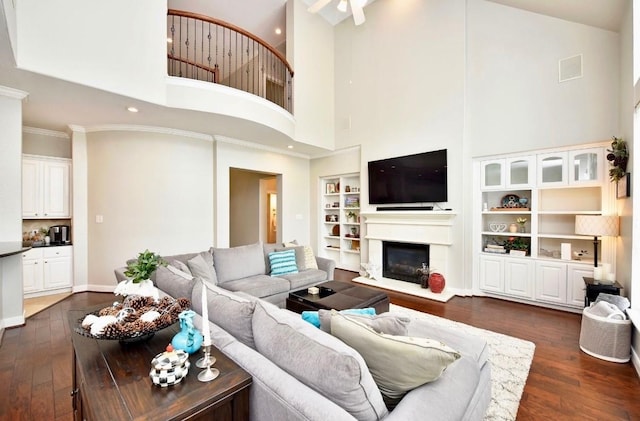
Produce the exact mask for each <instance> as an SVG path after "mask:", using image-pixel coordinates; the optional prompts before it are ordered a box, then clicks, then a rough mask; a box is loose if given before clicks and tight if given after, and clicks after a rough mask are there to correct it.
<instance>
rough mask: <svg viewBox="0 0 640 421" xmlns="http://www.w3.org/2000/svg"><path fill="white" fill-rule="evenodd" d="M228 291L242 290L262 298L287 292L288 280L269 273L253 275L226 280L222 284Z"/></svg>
mask: <svg viewBox="0 0 640 421" xmlns="http://www.w3.org/2000/svg"><path fill="white" fill-rule="evenodd" d="M223 287H224V289H228V290H229V291H243V292H245V293H247V294H249V295H253V296H254V297H258V298H263V297H269V296H271V295H274V294H280V293H284V292H289V281H287V280H286V279H283V278H280V277H273V276H269V275H255V276H250V277H248V278H243V279H236V280H234V281H227V282H225V283H224V285H223Z"/></svg>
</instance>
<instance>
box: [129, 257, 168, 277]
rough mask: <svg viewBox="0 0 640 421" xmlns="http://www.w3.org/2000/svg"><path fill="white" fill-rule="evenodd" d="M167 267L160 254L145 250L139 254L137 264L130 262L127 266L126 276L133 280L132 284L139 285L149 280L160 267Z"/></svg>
mask: <svg viewBox="0 0 640 421" xmlns="http://www.w3.org/2000/svg"><path fill="white" fill-rule="evenodd" d="M166 265H167V263H166V262H165V261H164V259H163V258H162V257H161V256H160V255H159V254H156V253H153V252H151V251H149V250H145V251H143V252H142V253H140V254H138V259H137V260H136V261H135V262H130V263H129V264H128V265H127V270H126V271H125V272H124V274H125V275H126V276H128V277H129V278H130V279H131V282H133V283H134V284H137V283H139V282H141V281H144V280H145V279H149V277H150V276H151V274H152V273H153V272H155V271H156V269H158V267H159V266H166Z"/></svg>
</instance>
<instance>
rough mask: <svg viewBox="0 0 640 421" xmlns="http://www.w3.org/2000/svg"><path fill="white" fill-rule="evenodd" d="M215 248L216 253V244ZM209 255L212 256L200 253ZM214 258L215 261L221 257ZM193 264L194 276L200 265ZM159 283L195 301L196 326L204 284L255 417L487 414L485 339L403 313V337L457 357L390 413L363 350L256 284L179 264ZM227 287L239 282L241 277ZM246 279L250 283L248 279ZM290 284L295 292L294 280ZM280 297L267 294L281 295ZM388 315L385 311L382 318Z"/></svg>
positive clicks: (320, 420)
mask: <svg viewBox="0 0 640 421" xmlns="http://www.w3.org/2000/svg"><path fill="white" fill-rule="evenodd" d="M213 253H214V254H213V257H215V253H216V250H213ZM203 254H204V255H206V252H205V253H201V254H200V255H201V256H202V255H203ZM185 256H186V255H185ZM192 256H194V257H195V256H196V254H193V255H192ZM192 258H193V257H192ZM192 258H190V259H192ZM203 258H204V257H203ZM190 259H187V261H188V260H190ZM169 260H171V259H169ZM211 261H212V262H213V261H215V262H218V260H216V259H215V258H212V259H211ZM192 267H193V268H194V269H196V273H197V272H198V270H197V268H196V267H194V266H193V265H192ZM237 270H238V271H240V270H241V269H237ZM242 270H245V269H242ZM238 273H239V272H238ZM243 274H244V273H243ZM194 275H195V273H194ZM234 276H236V275H234ZM252 276H257V275H252ZM247 278H250V279H253V281H254V282H263V281H268V280H267V279H265V278H263V277H262V276H258V277H257V278H251V277H245V278H240V279H247ZM222 279H223V280H225V278H224V277H223V278H222ZM155 282H156V286H157V287H158V288H159V289H160V291H161V295H164V294H167V295H171V296H173V297H176V298H177V297H187V298H190V300H191V303H192V309H193V310H194V311H195V312H196V313H197V314H196V317H195V324H196V326H197V327H198V328H201V327H202V318H201V316H202V294H203V290H204V289H205V288H206V294H207V305H208V315H205V317H208V318H209V321H210V324H209V326H210V332H211V338H212V341H213V344H214V345H215V346H216V347H217V348H218V349H220V350H221V351H222V352H223V353H224V354H226V355H227V356H229V357H230V358H232V359H233V360H234V361H235V362H236V363H237V364H238V365H240V366H241V367H242V368H243V369H244V370H246V371H247V372H248V373H250V374H251V376H252V378H253V383H252V386H251V390H250V402H249V407H250V417H251V418H250V419H252V420H256V421H271V420H273V421H298V420H300V421H302V420H306V421H326V420H332V421H336V420H337V421H340V420H367V421H368V420H371V421H373V420H389V421H393V420H398V421H400V420H401V421H407V420H418V419H419V420H437V421H448V420H451V421H454V420H455V421H458V420H465V421H467V420H482V419H483V418H484V414H485V412H486V410H487V407H488V405H489V402H490V397H491V369H490V364H489V362H488V353H489V350H488V347H487V344H486V342H485V341H484V340H483V339H481V338H478V337H474V336H470V335H467V334H464V333H461V332H458V331H454V330H449V329H446V328H442V327H438V326H434V325H432V324H430V323H429V322H427V321H422V320H410V319H408V318H403V317H398V324H399V325H401V326H403V329H404V330H405V331H404V333H405V334H406V335H408V336H412V337H416V338H425V337H429V338H433V339H436V340H438V341H441V342H443V343H445V344H446V345H448V347H450V348H453V349H454V350H456V352H457V356H458V357H459V358H457V360H456V361H454V362H453V363H450V365H448V367H447V368H446V369H445V370H444V372H443V374H442V375H441V376H440V377H439V378H438V379H437V380H435V381H433V382H430V383H426V384H423V385H420V386H418V387H415V388H414V389H413V390H411V391H409V392H408V393H407V394H406V395H404V397H403V398H402V399H401V400H400V401H399V403H397V406H395V408H393V409H392V410H390V409H389V408H388V407H387V405H386V404H385V399H384V398H383V395H382V393H381V389H380V387H379V386H378V384H377V383H376V380H374V375H372V372H371V371H370V368H369V367H368V366H367V363H366V362H365V360H364V358H363V356H362V355H361V354H360V353H359V352H358V351H356V350H355V349H354V348H352V347H350V346H349V345H347V344H346V343H345V342H343V341H342V340H340V339H338V338H337V337H336V336H333V335H332V334H331V333H327V332H325V331H324V330H322V329H318V328H317V327H315V326H313V325H312V324H310V323H308V322H306V321H304V320H302V318H301V317H300V315H299V314H296V313H293V312H291V311H288V310H286V309H283V308H279V307H278V306H277V305H274V304H272V303H270V302H267V301H265V300H263V299H261V298H257V297H256V296H254V295H251V293H252V292H253V293H255V291H256V289H255V288H248V289H246V291H242V290H241V289H240V288H239V287H238V289H237V290H236V291H235V292H231V291H229V290H228V289H227V288H226V285H227V282H230V281H229V280H226V281H223V282H221V283H219V285H213V284H212V283H211V282H204V281H201V279H200V278H197V277H193V278H192V277H191V276H188V275H185V274H184V273H183V271H175V270H174V268H173V267H171V268H169V267H167V268H165V267H161V268H159V269H158V271H157V272H156V277H155ZM247 282H248V281H247ZM303 282H304V281H303ZM231 285H234V287H235V286H238V285H240V283H236V284H233V283H232V284H231ZM242 285H243V288H244V287H248V283H242ZM300 285H302V284H298V286H300ZM298 286H296V288H297V287H298ZM289 287H290V288H292V284H290V286H289ZM279 294H281V293H274V294H268V295H267V297H274V296H276V297H279ZM285 295H286V294H285ZM274 301H280V298H277V299H274ZM325 316H326V315H325ZM386 316H389V315H388V314H385V315H383V316H379V317H386ZM391 316H392V317H396V316H393V315H391ZM329 317H330V320H331V323H332V324H333V323H337V322H336V321H335V319H334V317H341V315H339V314H335V313H332V314H330V315H329ZM323 328H324V327H323ZM329 330H330V331H331V330H333V328H331V327H330V329H329ZM404 358H405V356H404V355H401V354H399V355H397V357H394V358H389V360H394V361H393V363H394V364H395V363H400V364H401V365H402V363H403V359H404ZM390 364H391V361H390Z"/></svg>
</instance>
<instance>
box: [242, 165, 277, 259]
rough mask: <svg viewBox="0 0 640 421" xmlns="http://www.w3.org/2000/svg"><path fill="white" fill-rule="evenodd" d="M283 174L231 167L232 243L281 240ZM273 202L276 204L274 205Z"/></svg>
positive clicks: (244, 243)
mask: <svg viewBox="0 0 640 421" xmlns="http://www.w3.org/2000/svg"><path fill="white" fill-rule="evenodd" d="M279 177H280V175H279V174H272V173H264V172H259V171H252V170H247V169H242V168H230V169H229V245H230V246H231V247H235V246H241V245H246V244H253V243H256V242H258V241H261V242H263V243H275V242H277V241H279V239H278V237H279V231H280V230H279V228H280V226H281V220H280V212H279V203H281V200H282V197H281V195H280V194H278V193H279V191H278V189H279V185H280V183H279V181H278V180H279ZM272 201H273V204H272Z"/></svg>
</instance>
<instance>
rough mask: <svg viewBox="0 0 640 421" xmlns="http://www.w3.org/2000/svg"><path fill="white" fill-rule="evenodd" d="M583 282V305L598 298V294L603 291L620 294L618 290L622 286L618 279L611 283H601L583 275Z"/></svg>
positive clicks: (587, 304)
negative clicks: (584, 289)
mask: <svg viewBox="0 0 640 421" xmlns="http://www.w3.org/2000/svg"><path fill="white" fill-rule="evenodd" d="M582 279H584V284H585V285H586V287H587V288H586V292H585V296H584V306H585V307H589V305H590V304H591V303H592V302H594V301H595V300H596V298H598V294H600V293H601V292H604V293H605V294H611V295H620V290H621V289H622V288H623V287H622V285H620V284H619V283H618V281H614V282H613V284H601V283H600V282H599V281H596V280H595V279H593V278H589V277H587V276H583V277H582Z"/></svg>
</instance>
